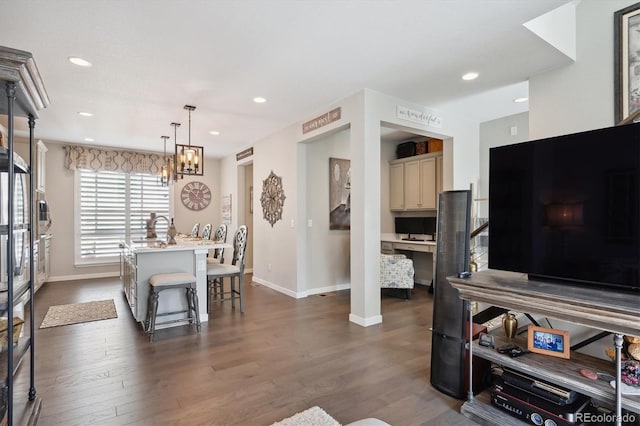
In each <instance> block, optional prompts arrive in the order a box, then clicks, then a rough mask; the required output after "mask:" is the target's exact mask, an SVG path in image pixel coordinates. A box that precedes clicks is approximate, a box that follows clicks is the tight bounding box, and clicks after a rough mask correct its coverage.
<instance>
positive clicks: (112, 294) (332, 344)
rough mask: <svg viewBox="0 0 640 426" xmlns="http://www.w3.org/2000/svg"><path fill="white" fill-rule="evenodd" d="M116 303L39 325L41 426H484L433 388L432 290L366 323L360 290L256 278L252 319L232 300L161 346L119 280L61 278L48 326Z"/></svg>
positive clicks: (250, 296) (53, 288)
mask: <svg viewBox="0 0 640 426" xmlns="http://www.w3.org/2000/svg"><path fill="white" fill-rule="evenodd" d="M249 278H250V277H249ZM111 298H113V299H114V301H115V303H116V308H117V311H118V318H117V319H110V320H103V321H96V322H89V323H82V324H75V325H67V326H63V327H56V328H47V329H36V389H37V395H38V396H40V397H41V398H42V411H41V415H40V419H39V422H38V424H39V425H65V426H71V425H90V424H96V425H129V424H133V425H269V424H271V423H273V422H275V421H278V420H281V419H283V418H285V417H289V416H291V415H293V414H294V413H296V412H299V411H303V410H305V409H307V408H309V407H312V406H314V405H318V406H320V407H322V408H323V409H324V410H326V411H327V412H328V413H329V414H330V415H331V416H333V417H334V418H335V419H336V420H338V421H339V422H340V423H342V424H346V423H349V422H352V421H355V420H358V419H362V418H366V417H377V418H379V419H382V420H384V421H386V422H388V423H390V424H392V425H394V426H402V425H473V424H475V423H473V422H471V421H470V420H468V419H466V418H464V417H462V416H461V415H460V414H459V413H458V411H459V407H460V405H461V401H458V400H455V399H453V398H450V397H448V396H446V395H443V394H442V393H440V392H438V391H436V390H435V389H434V388H433V387H432V386H431V385H430V383H429V364H430V351H431V334H430V332H429V327H430V326H431V315H432V296H431V295H430V294H429V293H428V292H427V289H426V288H425V287H421V286H418V288H417V289H416V290H414V293H413V298H412V299H411V300H409V301H405V300H403V299H401V298H397V297H392V296H390V295H388V294H386V293H384V296H383V299H382V314H383V319H384V322H383V323H382V324H380V325H375V326H371V327H367V328H364V327H360V326H358V325H355V324H352V323H350V322H349V321H348V316H349V310H350V309H349V292H348V291H342V292H337V293H331V294H327V295H324V296H321V295H315V296H310V297H308V298H305V299H300V300H295V299H293V298H290V297H287V296H284V295H282V294H280V293H277V292H275V291H273V290H271V289H269V288H266V287H263V286H260V285H257V284H255V283H251V284H247V285H246V301H245V303H246V308H245V311H246V312H245V313H244V314H240V312H239V309H238V308H237V309H236V310H235V311H234V310H232V309H231V304H230V303H224V304H221V305H218V306H215V307H214V309H215V312H214V313H213V315H212V318H210V321H209V322H208V323H204V324H203V327H202V333H201V334H200V335H197V334H195V330H194V328H192V326H189V325H186V326H182V327H174V328H172V329H170V330H160V331H158V332H157V334H156V341H155V342H153V343H150V342H149V339H148V336H147V335H146V334H145V333H143V332H142V330H141V328H140V326H139V325H138V324H136V323H134V321H133V318H132V316H131V312H130V311H129V309H128V307H127V305H126V302H125V300H124V295H123V293H122V291H121V286H120V282H119V280H118V279H100V280H87V281H72V282H57V283H48V284H46V285H45V286H44V287H43V288H42V289H41V290H40V291H39V292H38V293H37V294H36V312H35V321H36V327H38V326H39V325H40V323H41V322H42V319H43V317H44V315H45V313H46V311H47V309H48V308H49V306H51V305H59V304H67V303H78V302H88V301H93V300H102V299H111ZM200 303H205V301H204V297H203V295H200ZM21 368H24V367H21ZM26 376H28V375H27V374H19V375H18V384H17V387H16V389H17V391H22V390H21V389H22V388H23V387H24V386H25V384H24V383H23V382H25V381H26Z"/></svg>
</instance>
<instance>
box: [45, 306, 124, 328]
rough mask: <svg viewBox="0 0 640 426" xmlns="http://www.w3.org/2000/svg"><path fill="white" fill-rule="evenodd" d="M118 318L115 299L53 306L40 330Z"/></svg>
mask: <svg viewBox="0 0 640 426" xmlns="http://www.w3.org/2000/svg"><path fill="white" fill-rule="evenodd" d="M110 318H118V313H117V312H116V305H115V304H114V303H113V299H109V300H99V301H97V302H86V303H72V304H69V305H55V306H51V307H50V308H49V310H48V311H47V314H46V315H45V316H44V320H43V321H42V324H40V328H49V327H58V326H61V325H69V324H78V323H81V322H89V321H100V320H105V319H110Z"/></svg>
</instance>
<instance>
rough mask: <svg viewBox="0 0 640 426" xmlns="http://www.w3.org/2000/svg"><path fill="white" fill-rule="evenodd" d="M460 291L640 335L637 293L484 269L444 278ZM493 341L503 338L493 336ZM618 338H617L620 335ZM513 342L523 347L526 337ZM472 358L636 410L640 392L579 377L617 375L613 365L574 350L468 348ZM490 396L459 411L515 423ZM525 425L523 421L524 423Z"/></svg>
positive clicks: (475, 298) (522, 309)
mask: <svg viewBox="0 0 640 426" xmlns="http://www.w3.org/2000/svg"><path fill="white" fill-rule="evenodd" d="M448 280H449V282H450V283H451V285H452V286H453V287H454V288H456V289H457V290H458V291H459V295H460V298H462V299H464V300H468V301H477V302H485V303H490V304H492V305H495V306H499V307H503V308H506V309H512V310H517V311H519V312H527V313H530V314H542V315H544V316H546V317H549V318H556V319H560V320H564V321H567V322H571V323H574V324H578V325H583V326H586V327H591V328H596V329H599V330H604V331H609V332H611V333H613V334H614V335H622V334H630V335H636V336H637V335H640V295H639V294H637V293H620V292H613V291H602V290H599V289H597V288H590V287H582V286H574V285H566V284H559V283H553V282H545V281H534V280H529V279H528V278H527V276H526V275H525V274H519V273H513V272H504V271H493V270H487V271H482V272H477V273H474V274H473V275H472V276H471V277H469V278H464V279H461V278H457V277H449V278H448ZM495 338H496V344H497V345H500V344H505V343H506V340H503V339H500V338H499V337H497V336H495ZM620 341H621V338H620ZM516 343H517V344H519V345H520V346H521V347H526V341H525V340H524V339H522V340H520V341H518V340H516ZM471 352H472V354H473V356H479V357H482V358H485V359H487V360H490V361H492V362H494V363H496V364H499V365H502V366H505V367H510V368H512V369H514V370H517V371H520V372H522V373H524V374H527V375H530V376H533V377H537V378H539V379H541V380H544V381H548V382H551V383H554V384H556V385H559V386H561V387H565V388H568V389H573V390H575V391H577V392H579V393H581V394H584V395H587V396H589V397H591V398H592V399H593V400H594V401H596V402H598V403H603V404H604V405H613V406H615V407H616V409H617V410H620V409H622V408H624V409H626V410H629V411H631V412H634V413H640V395H619V394H617V392H616V390H615V389H614V388H613V387H611V385H610V384H609V383H607V382H606V381H603V380H589V379H587V378H585V377H583V376H582V375H580V373H579V371H580V369H583V368H586V369H590V370H594V371H599V372H604V373H609V374H611V375H613V376H614V377H615V376H616V364H615V363H613V362H610V361H607V360H603V359H599V358H596V357H592V356H589V355H585V354H581V353H578V352H571V358H570V359H561V358H555V357H549V356H545V355H540V354H535V353H528V354H526V355H523V356H521V357H518V358H511V357H509V356H507V355H502V354H499V353H498V352H496V351H495V350H494V349H492V348H488V347H484V346H479V345H478V344H477V343H476V342H474V343H473V345H472V347H471ZM490 404H491V403H490V401H489V398H488V397H487V396H486V394H485V395H480V396H478V397H475V398H471V397H470V398H469V400H468V401H466V402H465V403H464V404H463V406H462V409H461V411H462V413H463V414H465V415H466V416H467V417H471V418H473V419H474V420H476V421H480V422H482V423H485V424H496V425H502V424H518V423H517V422H518V420H517V419H516V418H515V417H512V416H510V415H509V414H507V413H505V412H503V411H501V410H499V409H497V408H495V407H493V406H491V405H490ZM522 424H526V423H522Z"/></svg>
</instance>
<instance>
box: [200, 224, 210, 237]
mask: <svg viewBox="0 0 640 426" xmlns="http://www.w3.org/2000/svg"><path fill="white" fill-rule="evenodd" d="M200 237H202V239H203V240H210V239H211V224H210V223H207V224H206V225H205V226H204V227H203V228H202V234H201V235H200Z"/></svg>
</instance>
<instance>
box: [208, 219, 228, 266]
mask: <svg viewBox="0 0 640 426" xmlns="http://www.w3.org/2000/svg"><path fill="white" fill-rule="evenodd" d="M213 241H215V242H221V243H226V242H227V225H225V224H224V223H221V224H220V225H218V227H217V228H216V232H214V234H213ZM208 262H209V263H224V248H217V249H214V250H213V257H212V258H209V259H208Z"/></svg>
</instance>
